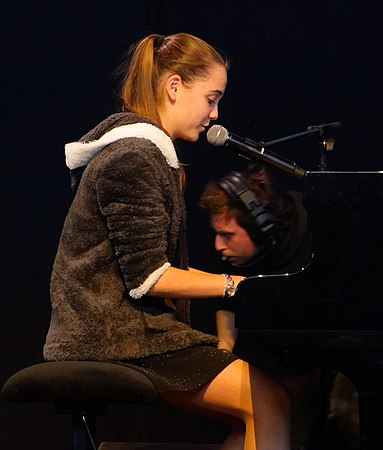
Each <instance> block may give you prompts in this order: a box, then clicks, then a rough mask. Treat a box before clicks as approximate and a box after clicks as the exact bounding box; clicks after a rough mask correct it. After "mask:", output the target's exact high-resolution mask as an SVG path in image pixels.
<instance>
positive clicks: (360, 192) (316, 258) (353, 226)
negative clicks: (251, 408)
mask: <svg viewBox="0 0 383 450" xmlns="http://www.w3.org/2000/svg"><path fill="white" fill-rule="evenodd" d="M303 181H304V205H305V208H306V209H307V212H308V221H309V227H310V229H311V231H312V234H313V255H312V259H311V261H309V262H308V264H307V265H306V266H305V267H303V268H302V267H297V268H296V271H294V272H292V273H288V274H277V275H267V274H264V275H257V276H254V277H248V278H246V279H245V280H244V281H243V282H242V283H240V285H239V288H238V291H237V296H236V297H237V299H236V325H237V327H238V328H239V339H240V342H241V345H242V346H244V347H245V348H247V350H249V351H251V352H253V354H254V355H256V353H257V350H265V349H268V350H278V351H282V352H283V353H284V354H285V355H286V357H293V358H297V357H299V358H301V359H303V360H307V361H311V362H312V363H314V364H318V366H321V367H323V368H328V369H334V370H337V371H339V372H342V373H344V374H345V375H346V376H347V377H348V378H349V379H350V380H351V381H352V382H353V383H354V385H355V387H356V389H357V391H358V398H359V415H360V431H361V448H362V449H363V450H366V449H368V450H375V449H376V450H378V449H381V448H382V445H383V444H382V443H381V441H382V437H381V429H382V428H383V289H382V285H383V264H382V251H383V245H382V244H383V172H331V171H317V172H315V171H314V172H310V171H308V172H307V173H306V174H305V177H304V180H303Z"/></svg>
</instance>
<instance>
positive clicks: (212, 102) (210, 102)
mask: <svg viewBox="0 0 383 450" xmlns="http://www.w3.org/2000/svg"><path fill="white" fill-rule="evenodd" d="M207 102H208V103H209V105H213V104H214V103H215V100H213V99H211V98H208V99H207Z"/></svg>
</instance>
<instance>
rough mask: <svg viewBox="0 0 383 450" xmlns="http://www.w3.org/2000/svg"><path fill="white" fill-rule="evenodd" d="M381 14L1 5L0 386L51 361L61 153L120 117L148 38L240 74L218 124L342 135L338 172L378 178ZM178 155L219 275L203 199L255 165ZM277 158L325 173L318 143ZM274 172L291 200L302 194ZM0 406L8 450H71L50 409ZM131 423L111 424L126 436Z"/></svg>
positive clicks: (326, 5)
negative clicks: (176, 39)
mask: <svg viewBox="0 0 383 450" xmlns="http://www.w3.org/2000/svg"><path fill="white" fill-rule="evenodd" d="M382 13H383V5H382V3H381V2H379V1H376V2H374V1H365V2H363V3H361V2H359V1H356V0H349V1H347V2H341V1H334V0H321V1H313V0H310V1H308V0H306V1H295V0H292V1H290V2H278V1H273V0H270V1H268V2H251V3H250V2H248V1H240V0H238V1H236V2H229V1H227V2H223V1H210V2H204V1H196V2H194V3H188V4H185V3H184V2H177V1H154V0H152V1H142V2H138V1H137V2H133V1H132V2H117V1H116V2H104V1H82V2H71V1H59V0H50V1H43V0H41V1H27V0H24V1H20V2H11V1H2V2H1V14H0V28H1V30H0V32H1V43H2V46H1V54H0V57H1V62H2V70H1V88H2V89H1V90H2V120H1V123H2V125H3V130H2V144H1V166H0V173H1V191H0V195H1V209H2V220H1V238H2V245H1V256H2V258H1V260H2V265H3V267H2V270H1V274H2V277H1V301H0V317H1V326H0V358H1V365H0V383H1V384H2V383H3V382H4V380H5V379H6V378H7V377H8V376H9V375H10V374H11V373H13V372H14V371H15V370H17V369H19V368H21V367H24V366H26V365H28V364H30V363H33V362H35V361H37V360H39V359H40V358H41V349H42V344H43V341H44V337H45V333H46V330H47V326H48V321H49V296H48V287H49V276H50V270H51V265H52V260H53V257H54V253H55V249H56V245H57V241H58V238H59V233H60V229H61V225H62V222H63V219H64V216H65V212H66V210H67V207H68V205H69V203H70V201H71V192H70V189H69V183H68V174H67V171H66V169H65V166H64V154H63V145H64V143H65V142H69V141H72V140H75V139H77V138H78V137H79V136H81V135H82V134H83V133H84V132H86V131H87V130H88V129H89V128H90V127H92V126H94V125H95V124H96V123H97V122H98V121H99V120H101V119H102V118H104V117H105V116H106V115H107V114H109V113H111V112H114V111H115V108H116V89H117V80H116V79H115V78H114V77H113V76H112V72H113V70H114V68H115V67H116V66H117V64H118V62H119V59H120V57H121V55H122V54H123V52H124V51H125V50H126V49H127V47H128V46H129V45H130V44H131V43H132V42H134V41H135V40H137V39H139V38H141V37H142V36H144V35H145V34H147V33H149V32H158V33H162V34H171V33H175V32H179V31H185V32H190V33H193V34H196V35H198V36H200V37H202V38H205V39H206V40H208V41H209V42H211V43H212V44H214V45H215V46H217V47H219V48H220V49H222V50H224V51H225V53H226V54H227V55H228V56H229V58H230V59H231V61H232V64H231V69H230V72H229V84H228V88H227V93H226V95H225V97H224V99H223V100H222V101H221V109H220V118H219V120H218V123H220V124H223V125H224V126H225V127H226V128H228V129H229V130H230V131H232V132H234V133H236V134H239V135H242V136H247V137H250V138H253V139H256V140H264V141H267V140H271V139H275V138H278V137H281V136H285V135H289V134H292V133H296V132H299V131H304V130H305V129H306V128H307V126H309V125H314V124H318V123H324V122H332V121H340V122H342V124H343V126H342V127H341V128H340V129H339V130H338V131H337V133H336V144H335V148H334V151H333V152H331V153H329V154H328V160H327V161H328V169H331V170H379V169H381V168H382V156H381V150H380V130H381V123H380V121H381V114H380V109H381V103H382V101H381V100H382V87H381V83H382V81H381V80H382V70H381V67H380V66H381V56H382V55H381V52H382V36H383V31H382V24H381V20H382ZM180 149H181V153H182V160H183V162H185V163H187V164H189V166H188V167H187V176H188V185H187V191H186V199H187V204H188V210H189V241H190V261H191V265H193V266H196V267H199V268H202V269H208V270H214V268H215V267H216V264H217V260H216V257H215V255H214V251H213V241H212V234H211V231H210V230H209V224H208V220H207V218H206V217H205V216H204V214H203V213H201V212H200V211H199V209H198V207H197V206H196V204H197V200H198V196H199V194H200V193H201V191H202V188H203V186H204V184H205V183H206V182H207V181H208V180H209V179H211V178H216V177H218V176H220V175H223V174H224V173H226V172H227V171H228V170H231V169H233V168H234V169H238V168H241V167H243V166H244V164H245V161H244V160H243V158H239V157H238V156H237V155H236V154H235V153H233V152H230V150H224V149H218V148H215V147H212V146H210V145H209V144H207V143H206V141H205V139H204V137H201V139H200V141H199V142H198V143H197V144H192V145H191V144H186V143H181V144H180ZM273 150H274V151H278V152H279V153H280V154H281V155H283V156H285V157H287V158H289V159H292V160H293V161H295V162H297V163H298V164H299V165H300V166H303V167H304V168H306V169H316V167H317V165H318V161H319V152H318V143H317V141H316V140H315V139H314V138H304V139H301V140H299V141H294V142H290V143H289V144H283V145H280V146H279V147H278V148H274V149H273ZM271 172H272V175H273V177H274V178H275V181H276V182H277V183H279V184H280V185H281V186H282V187H285V186H291V185H294V186H295V185H296V184H299V182H297V181H296V180H292V179H290V178H289V177H288V176H286V175H283V174H280V173H277V172H276V171H275V170H271ZM211 313H212V310H211V305H210V303H209V302H208V301H207V302H205V303H204V302H199V303H198V305H195V306H194V307H193V318H194V321H195V325H196V326H197V327H200V328H202V329H206V330H208V331H209V330H210V329H211V327H212V326H213V322H212V315H211ZM0 402H1V403H0V448H4V449H7V450H8V449H9V450H12V449H34V448H36V449H40V450H41V449H52V448H55V449H56V450H59V449H60V448H61V447H60V445H61V446H62V448H67V447H66V446H65V445H66V444H65V442H66V441H65V439H67V431H68V429H69V424H68V422H67V421H66V419H65V418H55V417H54V415H53V414H52V410H51V409H49V408H50V407H49V406H47V405H26V406H25V407H21V406H14V405H9V404H6V403H5V402H4V401H3V400H1V401H0ZM169 414H170V413H169ZM120 416H121V414H116V417H113V418H112V419H111V421H113V422H115V423H117V422H118V421H122V423H125V420H126V418H123V419H122V418H120ZM45 420H46V423H44V421H45ZM131 420H132V418H131ZM136 422H137V419H136ZM135 425H136V428H137V423H135ZM108 426H109V427H110V425H108ZM108 426H106V427H108ZM162 426H163V424H162ZM163 428H164V429H165V428H166V427H163ZM200 432H201V433H202V434H203V430H202V431H201V429H200ZM60 433H61V434H62V436H63V437H62V438H61V434H60ZM192 434H193V436H194V438H195V436H196V432H195V430H193V432H192ZM188 439H189V440H192V436H191V435H190V436H186V440H188ZM202 439H203V438H202Z"/></svg>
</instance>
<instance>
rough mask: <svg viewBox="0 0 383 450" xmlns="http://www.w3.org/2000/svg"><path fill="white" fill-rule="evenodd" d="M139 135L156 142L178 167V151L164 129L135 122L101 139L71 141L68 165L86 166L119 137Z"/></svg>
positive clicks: (67, 152)
mask: <svg viewBox="0 0 383 450" xmlns="http://www.w3.org/2000/svg"><path fill="white" fill-rule="evenodd" d="M129 137H138V138H144V139H148V140H150V141H151V142H153V144H155V145H156V146H157V147H158V148H159V149H160V150H161V153H162V154H163V155H164V156H165V158H166V161H167V163H168V164H169V166H170V167H173V168H175V169H177V168H178V159H177V153H176V151H175V148H174V145H173V142H172V140H171V139H170V138H169V136H168V135H167V134H165V133H164V132H163V131H162V130H160V129H159V128H157V127H156V126H154V125H151V124H150V123H141V122H140V123H133V124H130V125H121V126H120V127H116V128H113V129H111V130H110V131H108V132H107V133H105V134H104V135H103V136H101V138H100V139H98V140H96V141H91V142H70V143H69V144H66V145H65V158H66V165H67V166H68V167H69V169H76V168H78V167H82V166H86V165H87V164H88V162H89V161H90V159H92V158H93V156H94V155H95V154H97V153H98V152H99V151H100V150H102V149H103V148H104V147H105V146H106V145H108V144H111V143H112V142H115V141H118V140H119V139H124V138H129Z"/></svg>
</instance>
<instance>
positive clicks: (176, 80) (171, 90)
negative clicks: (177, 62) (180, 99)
mask: <svg viewBox="0 0 383 450" xmlns="http://www.w3.org/2000/svg"><path fill="white" fill-rule="evenodd" d="M181 83H182V81H181V77H180V76H179V75H177V74H173V75H170V76H169V77H168V78H167V79H166V82H165V90H166V93H167V95H168V97H169V99H170V100H171V101H172V102H175V101H176V97H177V91H178V89H179V87H180V85H181Z"/></svg>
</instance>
